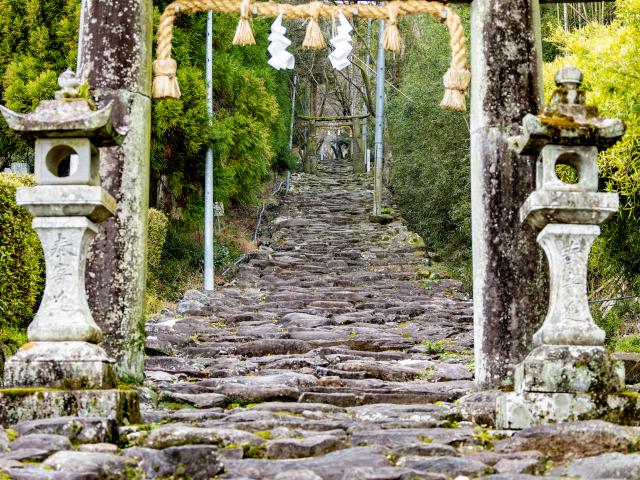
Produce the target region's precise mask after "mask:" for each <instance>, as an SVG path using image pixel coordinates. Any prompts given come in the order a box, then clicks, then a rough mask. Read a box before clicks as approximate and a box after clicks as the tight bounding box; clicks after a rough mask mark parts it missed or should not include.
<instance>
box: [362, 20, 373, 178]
mask: <svg viewBox="0 0 640 480" xmlns="http://www.w3.org/2000/svg"><path fill="white" fill-rule="evenodd" d="M371 27H372V20H371V19H369V20H368V21H367V48H366V54H365V60H364V64H365V67H364V72H365V75H368V74H367V73H366V72H367V69H368V68H369V64H370V63H371ZM364 80H365V81H366V78H365V79H364ZM368 111H369V107H368V106H367V102H366V101H365V102H363V104H362V114H363V115H364V114H366V113H368ZM362 152H363V154H364V164H365V169H366V171H367V172H368V171H369V167H370V164H369V158H368V157H369V120H367V119H364V120H363V121H362Z"/></svg>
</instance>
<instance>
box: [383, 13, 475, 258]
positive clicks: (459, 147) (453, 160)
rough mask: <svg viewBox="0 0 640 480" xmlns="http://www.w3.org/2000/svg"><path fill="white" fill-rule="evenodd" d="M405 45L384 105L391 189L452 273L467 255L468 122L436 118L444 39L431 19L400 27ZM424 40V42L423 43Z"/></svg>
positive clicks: (461, 117)
mask: <svg viewBox="0 0 640 480" xmlns="http://www.w3.org/2000/svg"><path fill="white" fill-rule="evenodd" d="M406 22H410V23H409V25H408V26H409V27H410V28H405V29H404V37H405V41H406V44H407V47H406V52H405V53H404V58H403V65H402V67H401V71H402V72H403V75H402V77H401V80H400V83H399V85H398V89H399V90H400V91H401V92H402V93H401V94H398V93H395V90H394V91H393V92H392V96H391V98H390V100H389V102H388V128H389V136H390V141H391V149H392V152H393V158H394V162H393V167H392V175H391V188H392V190H393V193H394V196H395V199H396V201H397V203H398V206H399V207H400V209H401V211H402V213H403V216H404V218H406V219H407V220H408V221H409V223H410V226H411V228H412V229H414V231H416V232H417V233H419V234H420V236H421V237H422V238H423V239H424V241H425V243H426V245H427V247H428V248H429V249H430V250H431V251H436V252H437V253H439V254H441V255H442V256H443V257H449V258H454V257H455V262H456V263H458V265H461V264H468V263H469V259H470V250H471V207H470V183H469V180H470V178H469V128H468V125H467V117H466V114H461V113H459V112H451V111H446V110H442V109H441V108H440V107H439V103H440V100H441V98H442V75H443V74H444V72H446V70H447V68H448V63H449V59H450V54H451V53H450V50H449V37H448V35H447V32H446V30H445V29H443V28H442V25H440V24H438V23H437V22H435V21H434V20H433V19H432V18H430V17H415V18H410V19H408V20H406ZM425 39H428V41H425Z"/></svg>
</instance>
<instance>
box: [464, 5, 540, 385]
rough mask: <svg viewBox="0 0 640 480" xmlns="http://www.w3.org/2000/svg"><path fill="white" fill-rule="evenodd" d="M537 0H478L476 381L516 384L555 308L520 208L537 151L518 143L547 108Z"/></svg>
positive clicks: (474, 43) (474, 52)
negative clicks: (523, 128) (515, 373)
mask: <svg viewBox="0 0 640 480" xmlns="http://www.w3.org/2000/svg"><path fill="white" fill-rule="evenodd" d="M538 24H539V6H538V0H474V1H473V3H472V17H471V64H472V83H471V199H472V202H471V203H472V219H473V220H472V225H473V271H474V273H473V298H474V317H475V320H474V329H475V364H476V381H477V382H478V383H479V384H480V385H481V386H482V387H487V388H491V387H497V386H499V385H502V384H509V383H511V382H512V375H511V372H512V370H513V367H514V366H515V364H517V363H518V362H519V361H521V360H522V359H523V357H524V356H525V355H526V354H527V353H528V352H529V350H530V345H531V337H532V335H533V332H535V331H536V330H537V328H538V327H539V326H540V323H541V322H542V318H543V317H544V313H545V310H546V303H547V299H546V294H545V284H546V273H545V264H544V259H543V258H542V255H541V252H540V250H539V248H538V246H537V245H536V237H535V233H534V231H533V229H532V228H531V227H530V226H528V225H522V224H521V223H520V219H519V217H518V209H519V208H520V206H521V205H522V203H523V202H524V200H525V198H526V197H527V195H528V194H529V193H530V192H531V191H532V190H533V188H534V167H535V157H526V158H524V157H520V156H519V155H517V154H516V153H515V152H512V151H510V150H509V142H508V139H509V137H510V136H511V135H514V134H516V132H517V131H518V130H517V127H518V125H519V124H520V122H521V121H522V118H523V117H524V116H525V115H526V114H527V113H529V112H538V111H539V110H540V107H541V91H542V86H541V84H542V82H541V65H540V64H541V59H540V37H539V35H540V29H539V25H538Z"/></svg>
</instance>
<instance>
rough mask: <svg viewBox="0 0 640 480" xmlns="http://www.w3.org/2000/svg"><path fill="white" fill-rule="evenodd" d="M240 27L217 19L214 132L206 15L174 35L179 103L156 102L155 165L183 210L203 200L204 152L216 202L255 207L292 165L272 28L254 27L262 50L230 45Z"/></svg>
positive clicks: (284, 77) (284, 81) (184, 22)
mask: <svg viewBox="0 0 640 480" xmlns="http://www.w3.org/2000/svg"><path fill="white" fill-rule="evenodd" d="M165 4H166V2H164V3H161V4H159V5H158V6H159V8H163V7H164V6H165ZM158 12H159V11H158ZM236 24H237V17H235V16H230V15H216V16H215V20H214V51H215V54H214V65H213V71H214V77H213V92H214V93H213V94H214V119H213V122H212V124H211V125H209V121H208V116H207V108H206V91H205V79H204V71H205V63H204V61H205V50H204V47H205V38H204V34H205V29H206V15H191V16H185V17H181V18H180V20H179V22H178V23H177V26H176V29H175V31H174V38H175V40H174V56H175V58H176V60H177V62H178V65H179V66H180V68H179V70H178V79H179V81H180V87H181V90H182V97H181V98H180V100H160V101H154V108H153V118H154V125H153V144H152V158H151V162H152V167H153V169H154V171H156V172H157V173H158V174H160V175H163V176H166V177H167V178H168V184H169V185H170V190H171V194H172V195H173V196H174V197H175V198H176V199H177V204H178V205H179V206H184V205H186V204H187V203H189V202H190V197H193V196H200V194H201V182H202V177H203V173H204V159H205V151H206V148H207V147H211V148H212V150H213V156H214V163H215V167H214V175H215V189H214V192H215V196H216V200H217V201H222V202H225V203H226V202H228V201H234V202H238V203H242V204H246V203H254V202H256V194H257V193H258V191H259V188H260V187H261V185H262V182H263V180H264V179H265V178H266V176H267V174H268V172H269V169H270V168H271V167H272V166H276V167H286V166H288V165H289V164H290V163H291V159H290V158H289V156H290V152H289V149H288V144H287V143H288V138H287V125H288V122H289V118H288V115H289V108H290V106H289V98H288V78H289V74H288V73H286V72H276V71H275V70H273V69H271V68H270V67H269V66H268V65H267V40H266V38H267V36H268V27H269V22H268V21H266V20H257V21H255V22H254V23H253V27H254V30H255V36H256V40H257V43H258V44H257V45H255V46H248V47H236V46H233V45H232V39H233V34H234V31H235V28H236ZM199 221H200V222H201V221H202V219H199Z"/></svg>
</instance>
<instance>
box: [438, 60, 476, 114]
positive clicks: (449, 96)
mask: <svg viewBox="0 0 640 480" xmlns="http://www.w3.org/2000/svg"><path fill="white" fill-rule="evenodd" d="M470 81H471V73H470V72H469V71H468V70H464V69H460V68H456V67H451V68H449V70H447V73H445V75H444V88H445V90H444V98H443V99H442V102H441V103H440V106H441V107H442V108H446V109H447V110H455V111H458V112H465V111H466V110H467V102H466V98H465V97H466V91H467V88H468V87H469V82H470Z"/></svg>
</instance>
